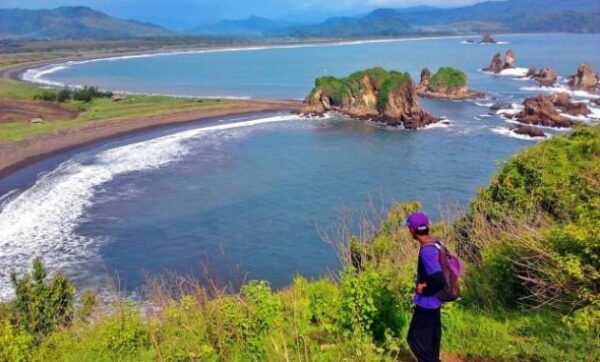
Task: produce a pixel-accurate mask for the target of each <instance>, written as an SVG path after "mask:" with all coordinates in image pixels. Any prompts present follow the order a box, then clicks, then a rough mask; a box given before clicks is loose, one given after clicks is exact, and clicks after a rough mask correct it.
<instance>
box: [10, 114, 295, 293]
mask: <svg viewBox="0 0 600 362" xmlns="http://www.w3.org/2000/svg"><path fill="white" fill-rule="evenodd" d="M294 119H298V117H297V116H293V115H286V116H274V117H268V118H261V119H256V120H249V121H244V122H238V123H227V124H218V125H215V126H210V127H204V128H197V129H193V130H188V131H183V132H179V133H175V134H172V135H167V136H163V137H159V138H155V139H151V140H148V141H143V142H138V143H133V144H128V145H124V146H120V147H116V148H112V149H109V150H106V151H103V152H101V153H99V154H97V155H95V156H94V157H93V159H92V160H91V162H90V161H89V160H88V161H86V162H84V161H81V160H78V159H71V160H68V161H66V162H64V163H62V164H61V165H60V166H59V167H58V168H57V169H55V170H54V171H52V172H50V173H47V174H45V175H43V176H41V177H40V178H39V179H38V180H37V182H36V183H35V184H34V185H33V186H32V187H30V188H29V189H27V190H25V191H23V192H22V193H20V194H19V195H17V196H14V197H12V198H11V199H10V200H8V201H7V202H6V203H5V205H4V207H3V209H2V210H1V211H0V240H1V243H0V265H2V266H3V267H2V268H0V300H7V299H10V298H12V288H11V287H10V282H9V273H10V271H15V272H17V273H19V274H21V273H23V272H25V271H26V270H28V268H29V266H30V262H31V260H32V259H33V258H34V257H36V256H42V257H43V258H44V262H45V263H46V264H47V266H48V267H49V269H51V270H60V269H67V268H68V269H69V272H70V274H71V275H73V274H75V276H78V275H84V274H85V271H84V266H85V263H87V262H89V261H90V260H93V259H94V258H95V257H96V256H97V250H98V248H99V247H100V246H101V245H102V244H103V243H105V242H107V240H102V239H98V238H90V237H86V236H82V235H79V234H78V233H77V232H76V231H75V230H76V227H77V226H78V225H79V224H80V222H81V219H82V216H83V215H84V214H85V210H86V208H88V207H89V206H90V205H91V204H92V198H93V196H94V194H95V193H96V192H97V191H98V190H99V188H101V187H102V185H103V184H105V183H106V182H108V181H110V180H112V179H114V178H115V177H117V176H119V175H123V174H126V173H130V172H134V171H141V170H149V169H155V168H159V167H163V166H165V165H167V164H169V163H172V162H175V161H177V160H179V159H181V157H183V156H185V155H186V154H188V153H189V152H190V148H189V144H188V143H187V142H186V141H188V140H190V139H193V138H198V137H203V136H205V135H209V134H214V132H216V131H224V130H230V129H234V128H243V127H252V126H256V125H261V124H268V123H275V122H284V121H289V120H294ZM226 134H227V133H226Z"/></svg>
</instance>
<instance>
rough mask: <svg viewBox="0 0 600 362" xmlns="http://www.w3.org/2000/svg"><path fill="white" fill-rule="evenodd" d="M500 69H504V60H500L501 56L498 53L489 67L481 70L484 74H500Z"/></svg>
mask: <svg viewBox="0 0 600 362" xmlns="http://www.w3.org/2000/svg"><path fill="white" fill-rule="evenodd" d="M502 69H504V60H502V55H500V53H496V55H494V57H493V58H492V62H491V63H490V66H489V67H487V68H484V69H483V70H485V71H486V72H493V73H500V72H501V71H502Z"/></svg>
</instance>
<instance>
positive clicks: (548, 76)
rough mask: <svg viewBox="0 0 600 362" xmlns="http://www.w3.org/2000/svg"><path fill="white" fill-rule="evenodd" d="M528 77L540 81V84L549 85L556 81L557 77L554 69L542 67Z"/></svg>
mask: <svg viewBox="0 0 600 362" xmlns="http://www.w3.org/2000/svg"><path fill="white" fill-rule="evenodd" d="M528 74H529V72H528ZM530 78H531V79H533V80H535V81H537V82H538V83H540V85H543V86H545V87H550V86H552V85H554V83H556V80H557V79H558V73H556V71H555V70H554V69H552V68H544V69H541V70H540V71H539V72H537V73H535V72H534V74H533V75H531V76H530Z"/></svg>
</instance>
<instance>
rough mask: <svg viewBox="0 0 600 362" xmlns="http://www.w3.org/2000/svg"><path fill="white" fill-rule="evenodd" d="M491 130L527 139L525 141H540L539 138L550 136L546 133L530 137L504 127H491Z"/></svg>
mask: <svg viewBox="0 0 600 362" xmlns="http://www.w3.org/2000/svg"><path fill="white" fill-rule="evenodd" d="M491 131H492V132H494V133H496V134H500V135H503V136H507V137H511V138H517V139H520V140H527V141H540V140H544V139H547V138H549V137H550V136H548V135H546V136H545V137H530V136H527V135H522V134H518V133H516V132H514V131H512V130H511V129H509V128H505V127H494V128H492V129H491Z"/></svg>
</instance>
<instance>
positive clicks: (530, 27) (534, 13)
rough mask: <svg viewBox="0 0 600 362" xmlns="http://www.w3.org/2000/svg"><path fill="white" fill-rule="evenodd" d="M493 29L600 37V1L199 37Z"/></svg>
mask: <svg viewBox="0 0 600 362" xmlns="http://www.w3.org/2000/svg"><path fill="white" fill-rule="evenodd" d="M490 31H491V32H575V33H600V1H598V0H569V1H565V0H508V1H486V2H482V3H478V4H475V5H471V6H463V7H458V8H450V9H442V8H436V7H431V6H417V7H410V8H403V9H390V8H382V9H376V10H374V11H372V12H370V13H368V14H366V15H362V16H357V17H334V18H330V19H327V20H325V21H323V22H321V23H319V24H310V25H307V24H300V25H298V24H296V25H294V24H290V23H285V22H279V21H276V20H269V19H265V18H249V19H246V20H238V21H223V22H220V23H217V24H213V25H211V26H209V27H200V28H197V29H195V31H194V33H195V34H200V35H219V34H227V35H237V36H245V37H256V36H260V37H278V38H290V37H291V38H311V37H318V38H344V37H378V36H402V35H410V34H424V33H425V34H426V33H456V34H465V33H479V32H490Z"/></svg>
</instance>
